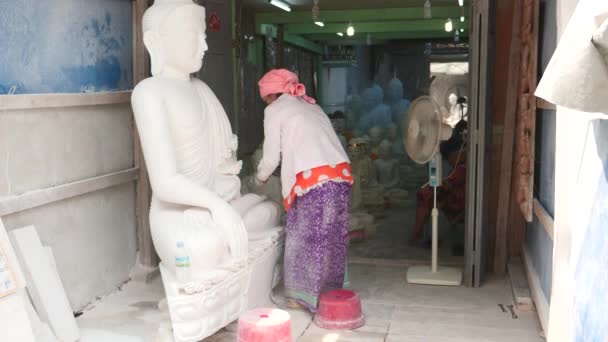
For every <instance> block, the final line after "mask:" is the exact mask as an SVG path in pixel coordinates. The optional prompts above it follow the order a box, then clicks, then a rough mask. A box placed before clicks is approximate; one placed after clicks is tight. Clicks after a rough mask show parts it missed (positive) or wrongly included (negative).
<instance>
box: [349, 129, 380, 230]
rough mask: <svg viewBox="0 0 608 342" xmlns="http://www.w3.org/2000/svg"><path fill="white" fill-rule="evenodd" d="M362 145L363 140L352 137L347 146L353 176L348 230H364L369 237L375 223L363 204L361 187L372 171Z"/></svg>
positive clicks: (364, 184)
mask: <svg viewBox="0 0 608 342" xmlns="http://www.w3.org/2000/svg"><path fill="white" fill-rule="evenodd" d="M364 145H365V142H364V141H363V140H361V139H360V138H353V139H351V140H350V142H349V144H348V147H347V153H348V158H349V159H350V160H351V170H352V173H353V178H354V183H353V188H352V194H351V198H350V212H349V231H350V232H355V231H365V236H367V237H370V236H371V235H373V234H374V232H375V230H376V224H375V223H374V217H373V216H372V215H370V214H369V213H368V212H367V211H366V210H365V208H364V206H363V195H362V187H364V186H365V187H366V186H367V185H368V183H369V180H370V177H371V176H373V173H371V171H372V170H371V169H372V167H371V166H372V163H371V161H370V159H369V157H367V155H365V153H366V150H365V148H364Z"/></svg>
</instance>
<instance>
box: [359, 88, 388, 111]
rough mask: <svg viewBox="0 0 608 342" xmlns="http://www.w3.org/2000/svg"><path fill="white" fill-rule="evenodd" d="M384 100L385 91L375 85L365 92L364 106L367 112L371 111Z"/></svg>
mask: <svg viewBox="0 0 608 342" xmlns="http://www.w3.org/2000/svg"><path fill="white" fill-rule="evenodd" d="M383 99H384V91H382V88H380V86H379V85H377V84H374V85H373V86H371V87H369V88H367V89H365V91H363V106H364V108H365V110H367V111H371V110H372V109H374V108H375V107H377V106H378V105H380V104H382V100H383Z"/></svg>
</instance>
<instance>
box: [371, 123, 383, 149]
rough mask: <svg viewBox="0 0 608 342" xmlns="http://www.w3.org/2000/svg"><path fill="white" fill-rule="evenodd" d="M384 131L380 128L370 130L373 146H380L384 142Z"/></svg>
mask: <svg viewBox="0 0 608 342" xmlns="http://www.w3.org/2000/svg"><path fill="white" fill-rule="evenodd" d="M382 133H384V132H383V130H382V128H380V127H379V126H374V127H372V128H370V129H369V139H370V143H371V144H372V146H378V144H380V142H381V141H382Z"/></svg>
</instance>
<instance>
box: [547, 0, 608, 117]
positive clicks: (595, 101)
mask: <svg viewBox="0 0 608 342" xmlns="http://www.w3.org/2000/svg"><path fill="white" fill-rule="evenodd" d="M567 2H569V4H567V5H565V6H561V5H560V7H561V8H560V11H559V16H560V17H561V18H559V19H560V20H559V21H561V20H563V16H564V15H567V13H566V12H565V11H563V8H564V7H566V8H571V7H572V6H571V3H572V1H567ZM607 20H608V1H598V0H581V1H579V3H578V6H577V7H576V10H575V12H574V14H573V16H572V18H571V20H570V21H569V22H568V25H567V27H566V30H565V31H563V34H562V36H561V39H560V41H559V44H558V46H557V49H556V50H555V53H554V55H553V57H552V58H551V61H550V63H549V65H548V66H547V69H546V70H545V73H544V75H543V77H542V79H541V81H540V83H539V85H538V87H537V89H536V93H535V95H536V96H538V97H541V98H543V99H545V100H547V101H549V102H551V103H554V104H556V105H559V106H562V107H566V108H569V109H574V110H579V111H583V112H589V113H599V112H601V113H607V112H608V62H607V59H608V58H606V57H605V56H604V55H603V54H602V51H600V50H601V49H602V47H601V44H602V43H603V44H605V46H606V49H608V40H607V38H606V36H607V35H608V33H606V32H605V31H606V30H607V29H608V21H607ZM559 21H558V22H559ZM594 35H595V37H596V39H597V42H596V43H595V44H594V42H593V41H592V40H593V37H594ZM602 37H603V38H602ZM598 46H599V48H598ZM607 114H608V113H607Z"/></svg>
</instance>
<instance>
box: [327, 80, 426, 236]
mask: <svg viewBox="0 0 608 342" xmlns="http://www.w3.org/2000/svg"><path fill="white" fill-rule="evenodd" d="M409 105H410V101H409V100H408V99H406V98H404V95H403V84H402V83H401V81H400V80H399V79H397V78H393V79H392V80H391V81H390V82H389V84H388V86H387V96H386V100H385V98H384V90H383V89H382V88H381V87H380V86H379V85H377V84H374V85H372V86H371V87H369V88H367V89H365V91H364V92H363V94H362V96H358V95H351V96H350V98H349V99H348V101H347V105H346V110H345V112H342V111H337V112H334V113H332V114H330V118H331V120H332V123H333V124H334V129H335V130H336V133H337V134H338V136H339V138H340V140H341V141H342V143H343V144H344V147H345V149H346V150H347V152H348V154H349V157H350V160H351V168H352V171H353V176H354V177H355V184H354V186H353V195H352V198H351V212H350V221H351V222H350V231H351V240H361V239H365V238H367V237H370V236H372V235H373V234H374V233H375V231H376V229H377V221H378V220H379V219H381V218H383V217H384V216H385V213H386V210H387V209H390V208H399V207H406V206H412V205H413V204H414V203H413V202H414V200H415V196H414V195H415V189H416V187H418V186H420V185H422V184H424V183H425V181H426V178H427V169H426V167H425V166H424V165H418V164H415V163H414V162H413V161H411V160H410V159H409V157H408V156H407V155H406V153H405V149H404V147H403V142H402V138H401V127H402V125H403V121H404V119H405V115H406V114H407V111H408V108H409Z"/></svg>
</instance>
